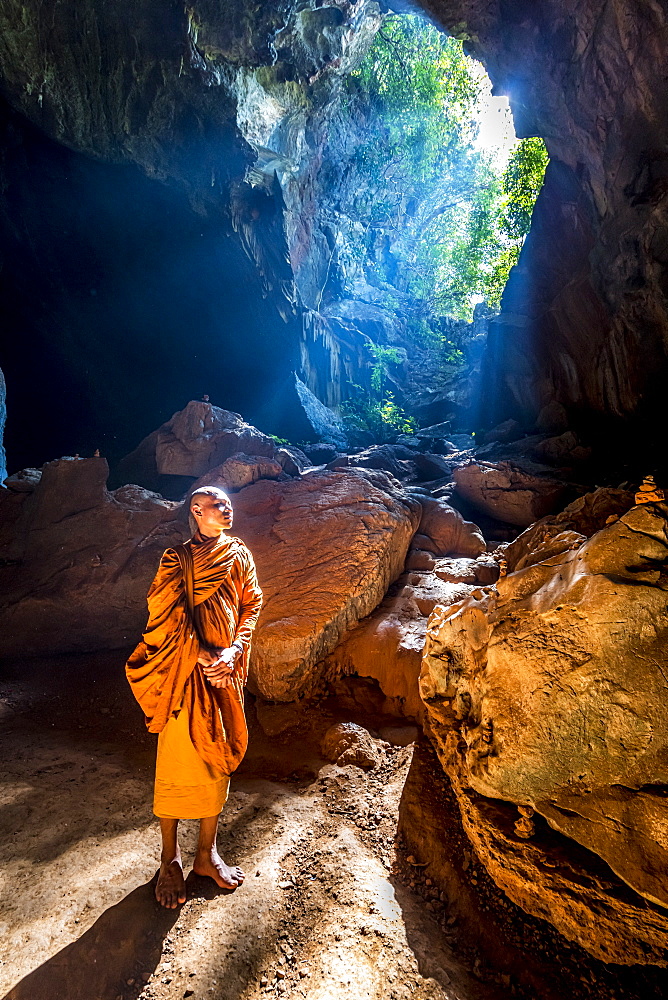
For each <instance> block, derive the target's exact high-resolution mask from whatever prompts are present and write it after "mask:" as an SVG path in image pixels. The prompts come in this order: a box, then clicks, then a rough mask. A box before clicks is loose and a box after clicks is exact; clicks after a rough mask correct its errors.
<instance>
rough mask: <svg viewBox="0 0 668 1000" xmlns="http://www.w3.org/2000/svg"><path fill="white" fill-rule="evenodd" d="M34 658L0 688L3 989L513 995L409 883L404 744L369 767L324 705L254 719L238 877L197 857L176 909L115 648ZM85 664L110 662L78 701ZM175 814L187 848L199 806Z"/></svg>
mask: <svg viewBox="0 0 668 1000" xmlns="http://www.w3.org/2000/svg"><path fill="white" fill-rule="evenodd" d="M112 660H113V658H112ZM119 660H120V663H121V664H122V658H120V657H119ZM63 664H65V669H63ZM32 666H33V669H32V671H31V677H30V681H29V682H25V681H23V682H21V683H20V684H17V683H16V679H15V678H13V680H14V683H11V682H10V683H8V684H5V685H3V686H2V688H0V710H1V712H2V747H1V759H2V766H1V769H2V785H1V793H0V794H1V799H0V841H1V846H0V868H1V870H2V886H1V890H0V891H1V897H2V910H1V913H0V938H1V939H2V941H3V949H2V953H1V955H2V957H1V960H0V995H2V996H4V995H5V993H6V994H7V1000H8V998H12V1000H24V998H25V1000H42V998H44V1000H46V998H49V1000H79V998H81V1000H84V998H85V1000H120V998H122V1000H136V998H138V997H141V998H143V1000H149V998H161V1000H162V998H164V1000H176V998H179V1000H180V998H182V997H183V998H185V997H192V998H194V1000H204V998H212V1000H213V998H215V1000H232V998H235V1000H236V998H243V1000H251V998H256V997H268V996H281V997H308V998H309V1000H333V998H336V1000H361V998H374V1000H375V998H390V1000H400V998H404V997H409V996H412V997H417V998H424V1000H427V998H429V1000H446V998H447V1000H454V998H461V1000H478V998H481V1000H482V998H489V1000H493V998H494V997H496V996H499V997H500V996H502V995H503V993H504V991H503V990H498V989H497V988H496V987H495V986H490V985H489V984H482V983H480V982H479V981H478V980H476V978H475V977H474V976H473V975H472V973H471V971H470V970H468V969H467V968H466V967H465V966H464V964H463V963H462V962H461V961H460V960H458V958H457V956H456V955H455V954H454V952H453V951H452V950H451V948H450V946H449V945H448V944H446V943H445V941H444V939H443V935H442V933H441V929H440V927H439V922H440V923H443V922H444V921H446V920H447V914H445V913H444V912H443V907H442V906H441V907H440V912H437V910H436V907H434V910H431V904H430V909H429V910H427V909H426V908H425V901H424V899H423V897H422V896H421V895H420V894H419V893H418V892H416V891H413V890H412V889H411V888H410V885H409V882H410V881H411V880H413V881H414V871H413V869H412V868H411V866H410V865H409V864H408V863H407V861H406V859H405V857H402V856H401V851H397V848H396V845H395V831H396V827H397V811H398V804H399V798H400V795H401V789H402V786H403V782H404V780H405V775H406V772H407V770H408V767H409V764H410V760H411V754H412V745H409V746H406V747H402V746H389V747H388V749H387V750H386V751H385V754H384V762H383V763H382V764H381V765H380V766H379V767H376V768H374V769H373V770H372V771H367V772H365V771H362V770H361V769H360V768H357V767H353V766H346V767H338V766H336V765H333V764H328V763H326V762H325V761H324V760H323V759H322V758H321V757H320V756H319V753H318V750H317V746H318V740H319V734H320V733H321V732H322V731H323V729H324V728H326V726H327V725H329V724H331V722H332V721H333V720H334V715H331V716H330V715H328V712H327V709H324V710H323V712H322V713H319V714H318V717H317V719H311V720H310V721H309V720H307V721H306V723H305V724H303V725H302V726H301V727H300V728H299V729H297V730H294V729H293V730H289V731H288V732H287V733H283V734H281V735H280V736H278V737H275V738H273V739H269V738H267V737H266V736H265V735H264V733H263V731H262V730H261V729H260V727H259V726H258V725H257V723H255V724H254V725H253V728H252V739H251V750H250V752H249V755H248V757H247V759H246V761H245V763H244V765H243V767H242V769H241V771H240V772H239V773H238V775H237V776H236V777H235V779H234V780H233V783H232V787H231V793H230V798H229V801H228V804H227V806H226V808H225V811H224V814H223V820H222V823H221V832H220V837H219V847H220V848H221V853H222V854H223V856H224V857H225V858H226V859H227V860H229V861H231V862H233V863H235V864H240V865H241V866H242V867H243V868H244V869H245V871H246V874H247V877H246V881H245V883H244V885H243V886H242V887H241V888H239V889H238V890H236V891H235V892H225V891H221V890H218V889H217V888H216V887H215V886H214V884H213V882H212V881H211V880H208V879H201V878H198V877H197V876H193V875H190V876H189V878H188V881H187V886H188V900H187V902H186V903H185V905H184V906H183V907H182V908H180V909H179V910H178V911H177V912H167V911H164V910H162V909H161V908H160V907H159V906H158V905H157V903H156V902H155V900H154V897H153V879H154V876H155V873H156V869H157V866H158V857H159V839H158V830H157V827H156V823H155V821H154V820H153V818H152V815H151V792H152V787H151V786H152V771H153V760H154V752H155V751H154V740H155V737H151V736H149V735H148V734H146V733H145V732H144V730H143V729H142V722H141V717H140V716H139V713H138V710H136V711H135V710H134V706H133V705H132V703H131V702H127V701H126V695H125V692H124V691H123V690H122V689H118V687H117V685H116V684H114V683H109V682H108V680H106V679H105V678H107V677H108V669H109V658H108V657H106V658H105V657H97V658H96V657H92V658H90V661H89V662H88V663H86V662H85V661H83V660H82V659H81V658H79V659H76V658H71V659H69V660H68V659H67V658H63V659H61V660H54V661H52V662H51V663H44V664H42V665H41V666H40V667H39V668H38V669H37V670H35V669H34V664H33V665H32ZM59 672H61V673H62V676H63V678H64V679H63V683H62V684H59V683H58V673H59ZM24 676H25V675H24ZM82 677H85V680H86V684H88V685H90V682H91V681H92V680H94V679H95V678H96V677H97V679H98V683H97V687H95V686H92V687H91V690H92V691H93V695H92V696H91V697H90V698H88V699H84V700H83V709H82V691H83V690H85V684H82V683H80V681H81V679H82ZM11 680H12V678H10V681H11ZM68 691H69V694H68ZM251 715H252V712H251ZM396 732H397V741H398V742H405V740H406V739H407V738H410V736H411V734H410V733H408V736H407V734H406V731H405V729H404V730H401V729H399V728H398V729H397V730H396ZM384 733H385V735H388V733H387V732H386V731H384ZM389 735H390V736H391V735H392V733H391V732H390V733H389ZM182 826H183V837H182V845H183V849H184V860H186V862H187V861H188V859H189V858H190V857H192V850H193V845H194V841H195V836H196V824H195V823H194V822H186V823H183V824H182ZM423 890H424V887H423ZM436 895H438V894H436ZM437 902H438V901H437ZM439 906H440V904H439ZM7 991H8V992H7Z"/></svg>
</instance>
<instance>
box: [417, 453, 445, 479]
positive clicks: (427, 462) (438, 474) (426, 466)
mask: <svg viewBox="0 0 668 1000" xmlns="http://www.w3.org/2000/svg"><path fill="white" fill-rule="evenodd" d="M412 461H413V463H414V465H415V467H416V469H417V470H418V472H419V474H420V479H421V480H422V481H423V482H431V481H433V480H434V479H443V478H444V477H445V476H447V477H448V478H450V476H451V474H452V462H448V461H446V459H444V458H441V456H440V455H431V454H428V453H426V452H418V453H417V454H416V455H413V456H412Z"/></svg>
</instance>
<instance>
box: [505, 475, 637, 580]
mask: <svg viewBox="0 0 668 1000" xmlns="http://www.w3.org/2000/svg"><path fill="white" fill-rule="evenodd" d="M634 504H635V500H634V495H633V493H630V492H629V491H628V490H620V489H611V488H610V487H606V486H604V487H600V488H599V489H597V490H594V491H593V492H591V493H586V494H584V496H581V497H578V498H577V499H576V500H574V501H573V502H572V503H570V504H569V505H568V507H566V508H565V509H564V510H562V511H561V513H559V514H553V515H548V516H547V517H543V518H541V519H540V521H536V522H535V524H532V525H531V526H530V527H528V528H527V529H526V531H523V532H522V533H521V534H520V535H518V536H517V538H516V539H514V541H512V542H510V544H509V545H507V546H506V547H505V550H504V553H503V555H504V557H505V560H506V563H507V567H508V571H509V572H513V571H514V570H516V569H524V567H525V566H532V565H533V564H534V563H538V562H543V560H544V559H548V558H550V557H551V556H556V555H559V554H560V553H562V552H566V551H568V550H569V549H576V548H578V547H579V545H581V543H582V542H583V541H584V539H585V538H589V537H590V536H591V535H593V534H594V533H595V532H596V531H600V529H601V528H604V527H605V526H606V524H608V523H610V522H611V521H615V520H616V519H617V518H618V517H620V516H621V515H622V514H624V513H625V512H626V511H627V510H629V508H630V507H633V506H634Z"/></svg>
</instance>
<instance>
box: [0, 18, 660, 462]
mask: <svg viewBox="0 0 668 1000" xmlns="http://www.w3.org/2000/svg"><path fill="white" fill-rule="evenodd" d="M401 6H402V8H403V7H405V5H404V4H401ZM420 6H421V7H422V8H423V9H424V10H425V11H426V12H428V13H429V14H430V15H431V16H432V17H433V18H434V19H435V20H436V21H437V22H438V23H440V24H441V25H443V26H444V27H445V28H446V29H447V30H449V31H451V32H452V33H453V34H455V35H458V36H459V37H463V38H465V39H466V40H467V41H466V44H467V48H468V50H469V51H470V52H471V53H472V54H473V55H475V56H477V57H479V58H481V59H482V60H483V61H484V63H485V65H486V67H487V69H488V72H489V74H490V76H491V78H492V81H493V83H494V85H495V88H496V91H497V92H498V93H508V94H509V96H510V100H511V105H512V108H513V114H514V117H515V124H516V129H517V132H518V134H519V135H521V136H528V135H540V136H543V137H544V138H545V140H546V143H547V146H548V149H549V152H550V156H551V164H550V168H549V170H548V174H547V178H546V183H545V186H544V188H543V191H542V193H541V195H540V197H539V200H538V203H537V206H536V210H535V213H534V226H533V229H532V232H531V234H530V235H529V237H528V239H527V242H526V244H525V248H524V251H523V253H522V257H521V260H520V265H519V266H518V268H516V269H515V271H514V272H513V274H512V276H511V280H510V282H509V285H508V288H507V291H506V295H505V297H504V302H503V308H502V313H501V316H500V317H499V319H498V321H497V322H496V323H495V324H494V329H493V332H492V336H491V339H490V351H489V352H488V357H487V363H486V376H485V384H484V391H483V393H482V408H481V413H480V422H481V423H483V424H486V425H489V424H493V423H495V422H497V421H500V420H502V419H504V418H506V417H508V416H516V417H519V418H520V420H521V421H522V423H523V425H524V426H525V427H527V428H530V427H531V426H533V424H534V423H535V421H536V420H537V419H539V418H540V414H541V411H542V410H544V408H545V407H546V405H548V404H551V403H554V401H557V402H559V403H560V404H562V405H563V406H564V408H565V410H566V414H567V417H566V419H567V420H568V422H569V423H570V424H571V425H572V426H574V427H576V428H577V429H579V430H580V431H581V432H582V433H583V436H584V437H589V438H590V439H595V440H594V443H596V442H598V443H599V445H601V444H606V443H609V442H612V441H614V443H615V448H616V449H617V451H619V450H620V449H622V450H623V449H624V448H627V447H628V445H629V443H630V442H632V443H633V452H634V456H635V457H636V460H637V464H639V465H641V466H644V465H645V464H646V463H648V462H651V463H652V464H653V465H654V466H656V461H657V460H656V454H655V453H656V451H657V444H658V440H659V439H658V427H659V426H660V420H659V417H660V412H661V407H662V385H663V382H664V379H665V376H666V374H667V371H666V369H667V367H668V366H667V364H666V339H667V337H666V334H667V328H668V319H667V303H666V288H667V272H666V264H667V262H668V250H667V249H666V247H667V246H668V235H667V234H668V220H667V219H666V204H667V201H666V197H667V192H668V184H667V179H668V159H667V154H666V153H665V151H664V147H665V136H666V133H667V131H668V100H667V99H666V92H665V86H664V82H663V78H662V76H661V74H660V71H658V69H657V68H658V67H661V65H662V63H663V57H664V53H665V50H666V41H667V37H666V35H667V28H666V10H665V6H664V5H662V4H658V3H656V2H653V0H641V2H631V0H565V2H561V0H559V2H558V0H543V2H541V3H538V4H536V3H533V2H531V3H529V2H528V0H512V2H510V0H423V2H422V3H421V4H420ZM381 7H382V8H383V9H385V8H386V7H387V5H385V4H383V5H379V4H378V3H376V2H374V0H330V2H326V3H321V2H317V0H289V2H285V3H280V4H279V3H262V4H261V3H252V2H248V0H233V2H227V3H223V2H221V0H198V2H196V3H193V4H191V5H188V6H186V5H185V4H183V3H178V2H174V0H170V2H167V3H165V2H157V0H139V2H136V3H133V4H131V5H130V4H127V3H123V2H120V3H115V4H109V3H105V2H103V0H79V2H77V4H76V5H75V4H58V5H46V6H45V5H44V4H42V3H40V2H39V0H28V2H26V3H18V0H7V2H6V3H5V4H3V5H2V9H1V10H0V67H1V70H2V83H1V89H2V93H3V94H4V96H5V98H6V100H7V101H8V103H9V104H10V105H11V107H12V108H13V109H14V110H15V111H16V112H18V113H19V114H20V116H21V117H22V118H26V119H28V121H29V122H31V123H32V124H33V125H34V126H35V128H36V129H38V130H39V132H40V134H43V135H46V136H48V137H49V138H50V139H52V140H54V141H56V142H57V143H58V144H60V145H62V146H65V147H68V148H69V149H70V150H73V151H75V152H76V153H77V154H79V155H82V154H83V155H86V156H88V157H89V158H91V159H96V160H98V161H103V163H104V164H105V165H110V164H116V165H117V166H118V167H119V168H120V167H123V166H125V167H128V166H135V167H138V168H139V169H140V170H141V171H142V172H143V173H144V174H145V175H146V176H148V177H149V178H151V179H153V180H155V181H159V182H162V183H163V184H169V185H172V186H173V188H178V189H179V191H180V193H181V195H182V197H183V199H184V200H185V202H187V203H188V205H189V206H190V207H191V210H192V211H193V212H195V213H196V214H198V215H199V216H201V217H202V218H203V219H207V220H209V222H210V223H211V225H212V231H213V229H215V227H218V231H219V232H220V233H223V232H225V233H229V232H236V236H237V238H238V241H239V243H240V245H241V246H242V247H243V249H244V251H245V253H246V254H247V256H248V257H249V260H250V261H251V262H252V264H253V266H254V267H255V268H256V270H257V271H259V275H260V280H261V283H262V289H263V291H264V293H265V294H267V295H268V296H269V298H270V299H271V301H272V303H273V308H274V310H275V311H276V312H277V313H279V314H280V315H281V316H283V318H284V320H285V321H287V323H288V325H289V324H290V323H291V322H292V321H293V320H294V319H295V314H297V316H298V323H299V326H300V332H299V334H298V339H299V350H298V351H297V352H294V353H297V354H298V361H297V362H296V364H297V366H298V367H299V369H300V371H301V374H302V376H303V377H304V378H305V379H306V381H307V382H308V384H309V385H310V387H311V388H312V389H314V390H315V391H316V392H317V393H318V394H319V395H320V396H321V398H323V399H325V401H326V402H328V403H330V404H335V403H336V402H337V401H338V399H339V398H340V396H341V387H342V386H343V385H344V384H345V382H346V381H347V380H348V379H349V378H351V377H353V378H354V376H355V373H356V371H358V370H359V368H360V366H361V365H362V363H363V360H364V342H365V339H366V337H367V336H368V334H369V332H371V334H372V335H373V334H374V333H375V332H377V331H379V330H380V333H381V336H382V337H385V338H391V336H392V324H391V323H387V321H386V317H385V316H383V314H382V309H381V310H380V311H379V310H378V308H377V306H378V303H377V302H376V301H375V300H374V290H373V289H368V288H366V287H364V288H363V287H362V285H363V282H359V281H358V282H357V285H358V287H357V288H356V291H355V294H354V295H353V296H351V297H350V300H349V301H346V295H345V290H344V293H342V290H341V289H340V288H339V289H337V288H335V287H333V286H332V282H331V276H332V274H333V273H334V270H335V269H333V268H332V267H331V266H330V265H331V262H332V260H333V259H334V256H335V247H334V242H335V238H336V227H337V226H339V227H342V228H341V232H343V233H344V234H345V230H346V226H347V223H346V221H345V220H343V221H341V219H340V218H339V219H338V220H337V221H336V223H335V225H331V224H330V223H331V222H332V220H334V219H335V216H336V212H337V206H336V204H335V202H334V201H332V202H331V203H330V204H327V199H326V197H325V195H326V187H327V181H326V178H327V177H328V171H330V172H331V171H334V173H335V174H336V175H337V176H339V179H340V180H342V178H343V173H344V170H343V167H344V164H343V161H338V160H336V156H335V153H336V149H337V146H340V142H339V138H340V137H339V135H338V134H337V130H336V120H337V107H338V105H337V101H338V91H339V84H340V81H341V79H342V78H343V76H344V75H345V74H346V73H347V72H348V71H349V70H350V69H351V68H352V67H354V65H356V61H357V60H358V59H360V58H361V57H362V56H363V54H364V52H365V51H366V48H367V47H368V45H369V44H370V42H371V40H372V37H373V33H374V31H375V30H377V27H378V17H379V11H380V9H381ZM342 182H343V180H342ZM347 182H349V183H354V178H352V179H351V178H348V179H347ZM224 271H225V268H223V272H224ZM245 273H246V275H251V273H252V272H251V271H250V270H249V271H248V272H245ZM239 274H240V275H241V274H242V270H241V269H240V270H239ZM240 280H241V283H242V284H243V283H245V281H246V277H241V279H240ZM248 280H249V281H251V282H252V280H253V279H252V278H250V277H249V278H248ZM360 302H362V308H361V309H360V307H359V303H360ZM267 325H268V326H271V325H272V324H270V323H268V324H267ZM241 326H242V328H243V323H242V324H241ZM272 329H275V336H276V337H277V338H278V339H279V340H280V339H285V337H286V331H285V330H284V329H283V328H281V326H280V325H278V326H276V327H275V328H274V327H272ZM291 337H292V333H289V334H288V335H287V340H286V342H290V351H292V347H293V344H292V342H291V340H290V338H291ZM294 353H293V355H292V357H294ZM0 360H1V359H0ZM9 391H10V400H11V398H12V397H11V393H12V391H13V390H12V382H11V378H10V389H9ZM23 391H24V390H23V387H21V388H17V395H21V394H22V393H23ZM217 401H218V402H220V403H222V404H223V405H232V404H230V402H229V400H223V399H219V400H217ZM181 402H182V401H181V400H179V404H181ZM247 415H249V416H251V417H252V413H250V414H247ZM161 416H162V414H161ZM156 422H157V420H155V419H153V420H152V423H153V424H154V423H156ZM10 426H11V425H10ZM638 442H640V447H639V448H638Z"/></svg>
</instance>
